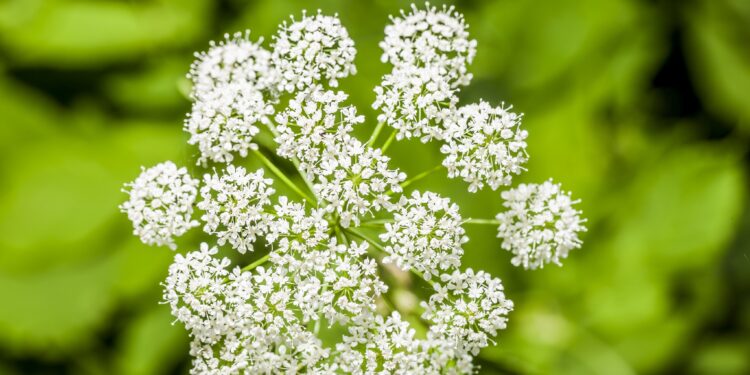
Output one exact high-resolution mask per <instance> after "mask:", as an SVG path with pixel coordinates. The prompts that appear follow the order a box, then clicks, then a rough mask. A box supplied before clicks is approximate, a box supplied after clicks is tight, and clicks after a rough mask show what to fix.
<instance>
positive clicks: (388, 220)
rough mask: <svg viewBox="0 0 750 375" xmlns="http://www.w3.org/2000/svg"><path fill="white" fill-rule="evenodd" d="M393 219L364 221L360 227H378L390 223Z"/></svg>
mask: <svg viewBox="0 0 750 375" xmlns="http://www.w3.org/2000/svg"><path fill="white" fill-rule="evenodd" d="M392 222H393V219H373V220H365V221H363V222H362V223H360V225H380V224H385V223H392Z"/></svg>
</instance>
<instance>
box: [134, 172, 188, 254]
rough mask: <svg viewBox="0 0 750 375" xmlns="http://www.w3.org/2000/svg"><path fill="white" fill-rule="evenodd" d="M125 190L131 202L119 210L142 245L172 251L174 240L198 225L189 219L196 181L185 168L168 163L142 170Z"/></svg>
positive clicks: (174, 246)
mask: <svg viewBox="0 0 750 375" xmlns="http://www.w3.org/2000/svg"><path fill="white" fill-rule="evenodd" d="M126 186H127V187H128V188H129V189H130V190H126V192H127V193H128V194H129V195H130V199H128V201H127V202H125V203H123V204H122V205H120V210H121V211H122V212H124V213H126V214H127V215H128V219H130V221H132V222H133V234H135V235H136V236H138V237H140V238H141V241H143V243H145V244H147V245H158V246H168V247H170V248H171V249H175V248H176V245H175V242H174V237H179V236H181V235H183V234H184V233H185V232H187V231H188V230H190V228H192V227H195V226H197V225H198V221H196V220H193V219H192V216H193V203H194V202H195V197H196V196H197V194H198V180H196V179H193V178H192V177H190V174H188V171H187V169H186V168H184V167H182V168H178V167H177V166H176V165H175V164H174V163H172V162H171V161H167V162H164V163H160V164H157V165H155V166H153V167H151V168H148V169H143V171H142V172H141V174H140V176H138V178H136V179H135V181H133V182H131V183H129V184H127V185H126Z"/></svg>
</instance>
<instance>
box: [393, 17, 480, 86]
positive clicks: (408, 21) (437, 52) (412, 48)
mask: <svg viewBox="0 0 750 375" xmlns="http://www.w3.org/2000/svg"><path fill="white" fill-rule="evenodd" d="M467 29H468V26H467V25H466V23H465V22H464V18H463V16H462V15H461V14H459V13H457V12H455V8H454V7H452V6H451V7H446V6H443V7H442V9H438V8H436V7H434V6H430V4H429V3H427V4H425V9H419V8H418V7H417V6H415V5H414V4H412V6H411V12H410V13H405V12H403V11H402V12H401V17H391V24H390V25H388V26H386V28H385V39H384V40H383V41H382V42H381V43H380V48H382V49H383V55H382V57H381V60H382V61H383V62H390V63H391V64H393V66H394V67H396V68H397V69H398V68H402V67H405V66H408V67H420V68H421V67H427V68H436V69H437V70H438V71H437V73H438V74H439V75H440V76H441V77H445V79H446V80H447V82H448V83H449V85H450V86H451V87H455V86H458V85H467V84H468V83H469V81H470V80H471V73H468V65H469V64H471V61H472V60H473V59H474V55H476V48H477V42H476V40H469V32H468V31H467Z"/></svg>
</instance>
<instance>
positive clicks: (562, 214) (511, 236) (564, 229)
mask: <svg viewBox="0 0 750 375" xmlns="http://www.w3.org/2000/svg"><path fill="white" fill-rule="evenodd" d="M501 195H502V198H503V199H504V200H505V202H504V203H503V205H504V206H505V207H506V208H507V209H508V210H507V211H505V212H502V213H500V214H498V215H497V220H498V221H500V226H499V227H498V237H500V238H502V239H503V242H502V248H503V249H505V250H508V251H510V252H512V253H513V255H514V257H513V260H512V262H513V264H514V265H516V266H523V268H527V269H529V268H530V269H535V268H538V267H544V265H545V264H547V263H554V264H557V265H560V260H561V259H564V258H566V257H567V256H568V252H569V251H570V250H572V249H576V248H579V247H581V240H580V239H579V238H578V233H579V232H582V231H585V230H586V227H584V226H583V223H584V222H585V220H583V219H581V216H580V214H581V212H580V211H578V210H576V209H575V208H573V205H574V204H576V203H578V201H577V200H572V199H571V198H570V193H568V192H565V191H562V189H561V187H560V184H555V183H553V182H552V180H548V181H545V182H544V183H542V184H521V185H519V186H518V187H517V188H515V189H511V190H508V191H504V192H502V194H501Z"/></svg>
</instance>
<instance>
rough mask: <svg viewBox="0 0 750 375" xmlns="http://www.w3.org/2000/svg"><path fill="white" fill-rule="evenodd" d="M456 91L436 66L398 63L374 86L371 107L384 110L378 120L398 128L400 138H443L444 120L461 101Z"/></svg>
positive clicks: (398, 137)
mask: <svg viewBox="0 0 750 375" xmlns="http://www.w3.org/2000/svg"><path fill="white" fill-rule="evenodd" d="M456 91H457V90H456V89H453V88H451V87H450V84H449V83H448V81H447V80H446V79H445V77H444V76H443V75H441V74H440V72H439V70H438V69H436V68H431V67H414V66H403V67H397V68H394V69H393V71H392V72H391V73H389V74H386V75H384V76H383V81H382V82H381V84H380V86H378V87H376V88H375V94H376V97H375V102H374V103H373V104H372V107H373V109H377V110H380V112H381V113H380V114H379V115H378V121H379V122H382V123H385V124H388V125H389V126H391V127H393V128H394V129H396V130H398V133H397V135H396V137H397V139H403V138H412V137H419V138H420V139H421V140H422V142H427V141H429V140H431V139H433V138H436V139H442V138H443V132H444V130H443V126H442V124H443V123H444V122H445V121H446V119H448V118H450V116H452V114H453V112H454V109H455V106H456V103H457V102H458V97H457V96H456Z"/></svg>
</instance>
